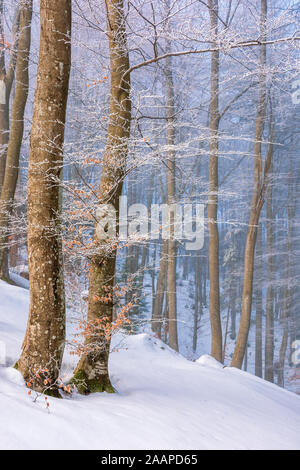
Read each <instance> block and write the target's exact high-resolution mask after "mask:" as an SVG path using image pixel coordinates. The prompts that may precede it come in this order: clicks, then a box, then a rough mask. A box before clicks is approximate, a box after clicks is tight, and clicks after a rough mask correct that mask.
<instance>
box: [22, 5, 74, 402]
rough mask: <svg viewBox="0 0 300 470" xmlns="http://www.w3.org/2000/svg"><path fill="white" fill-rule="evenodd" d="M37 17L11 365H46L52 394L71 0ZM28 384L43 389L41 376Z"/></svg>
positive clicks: (57, 354) (57, 352)
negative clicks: (25, 275)
mask: <svg viewBox="0 0 300 470" xmlns="http://www.w3.org/2000/svg"><path fill="white" fill-rule="evenodd" d="M62 12H63V14H62ZM40 18H41V38H40V54H39V63H38V74H37V88H36V92H35V97H34V113H33V124H32V131H31V141H30V157H29V173H28V259H29V279H30V309H29V318H28V323H27V330H26V335H25V339H24V343H23V349H22V354H21V357H20V359H19V361H18V364H17V367H18V369H19V370H20V372H21V373H22V374H23V376H24V378H25V380H26V381H28V380H29V379H32V378H33V376H34V375H35V374H36V373H37V372H38V371H39V370H40V369H45V368H47V369H48V370H49V373H48V376H49V379H50V383H51V386H52V393H56V394H58V392H57V390H56V384H55V382H56V380H57V378H58V374H59V370H60V366H61V361H62V356H63V351H64V342H65V301H64V282H63V264H62V246H61V229H60V226H61V223H60V213H59V193H60V190H59V182H60V173H61V168H62V164H63V143H64V132H65V116H66V106H67V98H68V85H69V74H70V65H71V44H70V34H71V0H41V2H40ZM33 386H34V388H35V390H39V391H40V390H43V389H44V384H43V376H42V374H40V378H38V377H35V378H34V383H33Z"/></svg>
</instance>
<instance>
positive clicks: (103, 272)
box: [72, 0, 131, 393]
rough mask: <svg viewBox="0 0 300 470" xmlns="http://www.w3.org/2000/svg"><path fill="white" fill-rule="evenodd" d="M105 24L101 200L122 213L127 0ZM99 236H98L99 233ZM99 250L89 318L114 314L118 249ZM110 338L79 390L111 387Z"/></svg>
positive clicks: (112, 9)
mask: <svg viewBox="0 0 300 470" xmlns="http://www.w3.org/2000/svg"><path fill="white" fill-rule="evenodd" d="M106 7H107V26H108V38H109V50H110V67H111V85H110V86H111V91H110V96H111V97H110V117H109V126H108V135H107V143H106V150H105V155H104V161H103V166H102V174H101V180H100V187H99V193H100V194H99V199H100V204H111V205H112V206H113V207H114V209H115V210H116V213H117V216H118V215H119V197H120V196H121V194H122V186H123V180H124V177H125V167H126V158H127V152H128V140H129V136H130V121H131V100H130V78H129V76H126V78H124V77H123V76H124V73H125V72H126V71H127V70H128V69H129V57H128V50H127V40H126V29H125V18H124V9H123V0H107V2H106ZM96 240H97V235H96ZM98 242H99V251H98V253H96V254H95V255H94V256H93V257H92V260H91V267H90V285H89V305H88V322H94V321H97V320H101V319H103V318H108V320H107V321H108V322H111V321H112V318H113V300H111V301H109V302H108V303H106V302H104V301H103V300H101V299H103V297H105V298H107V294H108V293H110V294H111V298H113V295H112V294H113V287H114V278H115V266H116V249H115V248H111V247H110V246H109V243H105V242H103V240H98ZM109 347H110V344H109V341H108V342H107V344H106V346H105V347H104V348H103V349H100V350H98V351H91V352H89V353H88V354H87V355H86V356H82V358H81V359H80V361H79V363H78V365H77V368H76V370H75V373H74V377H73V379H72V381H73V382H74V383H75V384H76V385H77V387H78V390H79V392H81V393H89V392H97V391H98V392H101V391H107V392H113V391H114V390H113V387H112V385H111V382H110V379H109V372H108V357H109Z"/></svg>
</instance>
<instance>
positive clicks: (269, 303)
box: [265, 186, 274, 382]
mask: <svg viewBox="0 0 300 470" xmlns="http://www.w3.org/2000/svg"><path fill="white" fill-rule="evenodd" d="M273 239H274V235H273V204H272V187H271V186H270V188H269V192H268V195H267V250H268V263H267V270H268V275H267V278H268V288H267V299H266V338H265V380H268V381H269V382H274V288H273V282H274V279H273V271H274V267H273V263H274V255H273V253H272V251H273V249H274V240H273Z"/></svg>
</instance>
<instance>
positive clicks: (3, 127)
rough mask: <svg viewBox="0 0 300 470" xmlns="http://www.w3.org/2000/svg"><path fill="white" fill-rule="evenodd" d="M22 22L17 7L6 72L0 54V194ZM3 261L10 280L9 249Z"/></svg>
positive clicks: (2, 272) (1, 270)
mask: <svg viewBox="0 0 300 470" xmlns="http://www.w3.org/2000/svg"><path fill="white" fill-rule="evenodd" d="M3 3H4V2H3V0H0V37H1V41H2V42H3V43H4V42H5V41H4V26H3V22H4V21H3V19H4V14H3ZM19 20H20V9H19V7H17V10H16V13H15V17H14V22H13V27H12V34H13V44H12V55H11V59H10V63H9V67H8V71H7V72H6V68H5V50H4V48H2V50H1V52H0V194H1V190H2V184H3V181H4V175H5V167H6V154H7V146H8V140H9V99H10V94H11V89H12V84H13V80H14V74H15V65H16V50H17V44H18V41H17V36H18V29H19ZM3 250H4V251H3V255H2V261H1V264H0V278H1V279H5V280H9V271H8V250H7V247H4V248H3Z"/></svg>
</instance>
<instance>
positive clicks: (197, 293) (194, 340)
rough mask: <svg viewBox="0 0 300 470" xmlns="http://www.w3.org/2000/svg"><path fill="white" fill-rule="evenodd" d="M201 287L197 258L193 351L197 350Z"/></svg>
mask: <svg viewBox="0 0 300 470" xmlns="http://www.w3.org/2000/svg"><path fill="white" fill-rule="evenodd" d="M199 285H200V264H199V262H198V259H197V258H196V262H195V306H194V330H193V351H194V352H195V351H196V349H197V341H198V324H199V301H200V299H199V293H200V289H199Z"/></svg>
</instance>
